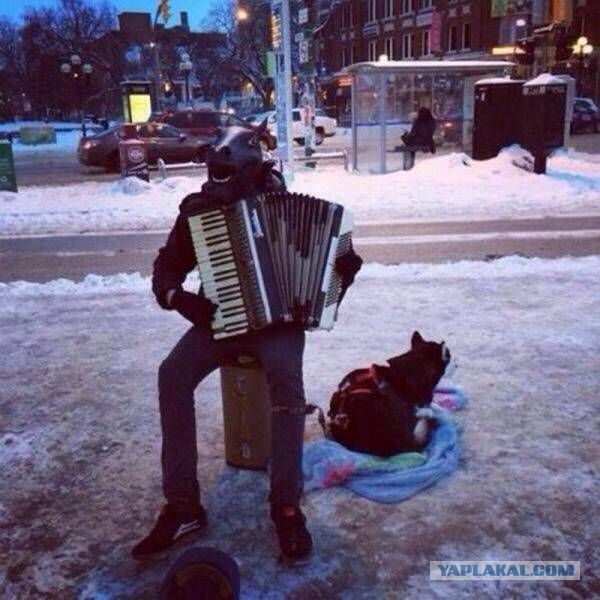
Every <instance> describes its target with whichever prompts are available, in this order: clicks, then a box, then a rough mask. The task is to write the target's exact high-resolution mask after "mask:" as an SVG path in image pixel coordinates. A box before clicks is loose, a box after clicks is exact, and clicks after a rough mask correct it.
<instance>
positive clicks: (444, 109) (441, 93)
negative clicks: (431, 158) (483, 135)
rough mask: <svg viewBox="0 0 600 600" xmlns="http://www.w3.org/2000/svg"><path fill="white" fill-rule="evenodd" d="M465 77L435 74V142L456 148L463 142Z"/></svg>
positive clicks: (441, 145)
mask: <svg viewBox="0 0 600 600" xmlns="http://www.w3.org/2000/svg"><path fill="white" fill-rule="evenodd" d="M463 88H464V77H462V76H460V75H456V74H453V73H440V74H436V75H434V83H433V110H432V112H433V116H434V117H435V120H436V122H437V127H436V133H435V143H436V145H437V146H438V147H444V148H449V149H452V148H456V147H459V146H460V145H461V143H462V129H463Z"/></svg>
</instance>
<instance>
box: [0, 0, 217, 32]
mask: <svg viewBox="0 0 600 600" xmlns="http://www.w3.org/2000/svg"><path fill="white" fill-rule="evenodd" d="M95 1H97V2H98V4H100V0H92V2H95ZM109 3H110V4H112V5H114V6H115V7H116V8H117V12H122V11H142V12H151V13H154V11H155V10H156V6H157V4H158V2H157V0H109ZM211 3H212V0H170V1H169V5H170V7H171V18H170V20H169V22H168V23H167V26H169V25H177V24H179V13H180V12H181V11H184V10H185V11H187V12H188V14H189V22H190V27H191V28H192V29H198V28H199V26H200V22H201V20H202V18H203V17H204V16H205V15H206V13H207V11H208V9H209V7H210V5H211ZM56 4H57V0H16V1H15V0H0V17H10V18H11V19H14V20H20V19H21V14H22V13H23V10H24V8H25V7H26V6H56Z"/></svg>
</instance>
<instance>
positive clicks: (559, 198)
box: [0, 147, 600, 235]
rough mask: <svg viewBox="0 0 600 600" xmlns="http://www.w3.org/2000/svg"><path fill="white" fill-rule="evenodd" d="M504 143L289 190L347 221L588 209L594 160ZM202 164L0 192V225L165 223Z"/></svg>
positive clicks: (330, 172)
mask: <svg viewBox="0 0 600 600" xmlns="http://www.w3.org/2000/svg"><path fill="white" fill-rule="evenodd" d="M524 154H526V153H525V151H524V150H522V149H520V148H518V147H513V148H509V149H507V150H505V151H504V152H502V153H501V154H500V156H498V157H496V158H495V159H492V160H488V161H474V160H472V159H471V158H470V157H468V156H467V155H465V154H462V153H454V154H449V155H445V156H438V157H436V158H432V159H429V160H424V161H421V162H420V163H418V164H417V166H416V167H415V168H414V169H413V170H412V171H408V172H396V173H389V174H387V175H358V174H350V173H346V172H345V171H343V170H341V169H340V168H339V167H337V168H336V167H331V166H329V167H326V166H324V167H319V168H318V169H317V170H316V171H312V170H310V171H301V170H299V171H298V173H297V175H296V178H295V180H294V182H293V184H292V186H291V190H292V191H296V192H303V193H307V194H312V195H314V196H317V197H321V198H326V199H327V200H330V201H333V202H339V203H341V204H344V205H345V206H347V207H348V208H350V209H351V210H352V211H353V212H354V214H355V217H356V220H357V222H359V223H365V222H385V221H394V220H402V221H408V220H432V221H435V220H459V219H461V220H474V219H496V218H505V219H514V218H526V217H545V216H563V215H582V214H583V215H588V214H594V213H597V212H598V204H599V203H598V200H599V198H600V162H598V158H597V157H593V156H590V155H587V154H583V153H571V152H569V153H559V154H558V155H557V156H555V157H553V158H551V159H550V160H549V162H548V174H547V175H535V174H533V173H529V172H527V171H525V170H523V169H520V168H518V167H516V166H515V164H514V163H515V161H516V160H517V159H518V158H519V157H522V156H524ZM205 179H206V174H205V171H203V170H202V171H197V172H196V173H194V174H193V175H191V176H187V177H172V178H168V179H166V180H165V181H161V182H152V183H151V184H149V185H146V184H144V183H139V182H135V181H133V182H126V183H123V182H117V183H104V182H102V183H82V184H77V185H69V186H60V187H57V186H54V187H29V188H24V189H23V190H22V191H20V192H19V193H18V194H13V193H11V192H0V235H29V234H49V233H79V232H90V231H94V232H101V231H143V230H156V229H168V228H170V227H171V225H172V223H173V221H174V219H175V216H176V214H177V207H178V206H179V203H180V202H181V200H182V199H183V197H184V196H185V195H187V194H189V193H191V192H196V191H198V190H199V189H200V187H201V185H202V183H203V182H204V181H205Z"/></svg>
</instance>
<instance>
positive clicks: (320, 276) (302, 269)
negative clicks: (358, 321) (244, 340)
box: [188, 192, 353, 339]
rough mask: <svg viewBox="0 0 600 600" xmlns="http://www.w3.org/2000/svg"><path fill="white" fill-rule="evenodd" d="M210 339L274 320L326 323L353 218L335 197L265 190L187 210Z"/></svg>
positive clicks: (311, 325)
mask: <svg viewBox="0 0 600 600" xmlns="http://www.w3.org/2000/svg"><path fill="white" fill-rule="evenodd" d="M188 222H189V227H190V232H191V236H192V242H193V245H194V250H195V253H196V260H197V262H198V270H199V272H200V279H201V281H202V287H203V291H204V294H205V296H206V297H207V298H208V299H209V300H211V301H212V302H214V303H215V304H216V305H217V306H218V308H217V310H216V312H215V315H214V318H213V323H212V328H213V337H214V338H215V339H220V338H225V337H230V336H234V335H241V334H244V333H247V332H248V331H251V330H257V329H262V328H264V327H268V326H269V325H272V324H276V323H291V322H295V323H298V324H300V325H301V326H303V327H304V328H305V329H331V328H332V327H333V324H334V322H335V319H336V316H337V306H338V302H339V298H340V293H341V281H340V278H339V276H338V274H337V273H336V271H335V259H336V257H337V256H340V255H342V254H344V253H345V252H346V251H347V250H348V249H349V248H350V247H351V243H352V242H351V236H352V225H353V218H352V214H351V213H350V211H348V210H346V209H345V208H344V207H343V206H341V205H339V204H334V203H332V202H327V201H325V200H320V199H318V198H313V197H312V196H307V195H303V194H294V193H289V192H272V193H268V194H263V195H258V196H256V197H252V198H248V199H243V200H239V201H238V202H235V203H233V204H231V205H228V206H226V207H221V208H211V209H207V210H204V211H198V212H196V213H195V214H192V215H190V216H189V217H188Z"/></svg>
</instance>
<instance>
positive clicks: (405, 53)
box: [402, 33, 413, 58]
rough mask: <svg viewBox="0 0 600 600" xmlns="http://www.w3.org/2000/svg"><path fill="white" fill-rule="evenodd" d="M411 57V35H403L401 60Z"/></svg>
mask: <svg viewBox="0 0 600 600" xmlns="http://www.w3.org/2000/svg"><path fill="white" fill-rule="evenodd" d="M412 57H413V34H412V33H405V34H404V35H403V36H402V58H412Z"/></svg>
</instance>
